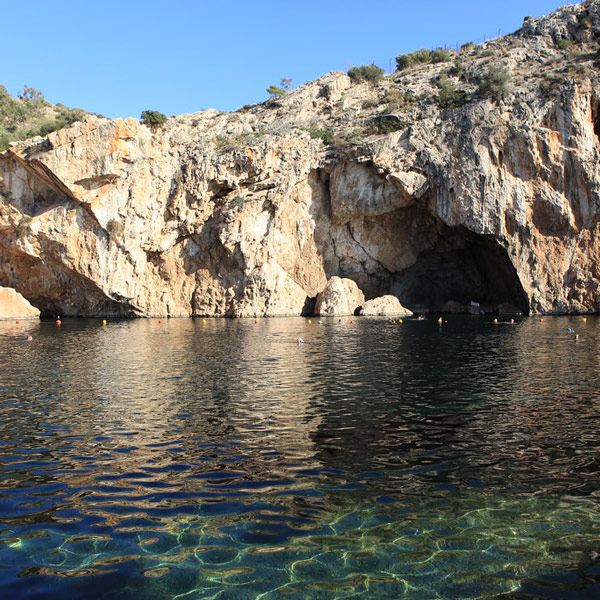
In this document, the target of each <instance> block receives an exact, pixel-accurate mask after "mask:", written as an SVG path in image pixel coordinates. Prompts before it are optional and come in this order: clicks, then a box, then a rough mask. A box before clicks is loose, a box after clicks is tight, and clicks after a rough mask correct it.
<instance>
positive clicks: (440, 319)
mask: <svg viewBox="0 0 600 600" xmlns="http://www.w3.org/2000/svg"><path fill="white" fill-rule="evenodd" d="M438 323H439V324H440V325H441V324H442V317H440V318H439V319H438Z"/></svg>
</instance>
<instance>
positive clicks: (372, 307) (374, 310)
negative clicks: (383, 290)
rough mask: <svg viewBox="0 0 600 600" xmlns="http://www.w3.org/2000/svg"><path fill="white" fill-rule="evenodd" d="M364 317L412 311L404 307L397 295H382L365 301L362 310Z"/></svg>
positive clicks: (407, 313)
mask: <svg viewBox="0 0 600 600" xmlns="http://www.w3.org/2000/svg"><path fill="white" fill-rule="evenodd" d="M360 314H361V315H362V316H364V317H373V316H388V315H412V314H413V313H412V311H411V310H408V308H404V306H402V304H400V300H398V298H396V296H390V295H388V296H380V297H379V298H373V300H368V301H367V302H365V303H364V304H363V306H362V308H361V310H360Z"/></svg>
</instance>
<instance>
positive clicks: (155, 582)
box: [0, 317, 600, 600]
mask: <svg viewBox="0 0 600 600" xmlns="http://www.w3.org/2000/svg"><path fill="white" fill-rule="evenodd" d="M352 321H353V322H352ZM448 321H449V322H448V323H445V324H443V325H442V326H441V327H440V326H439V325H438V323H437V321H436V319H426V320H425V321H417V320H412V319H405V320H404V322H403V323H398V322H397V321H396V322H390V321H388V320H386V319H366V318H362V319H350V318H344V319H341V320H339V319H337V318H335V319H324V320H323V323H322V324H319V323H318V322H317V320H316V319H313V321H312V323H309V322H308V320H307V319H300V318H286V319H261V320H259V322H258V323H254V321H253V320H221V319H214V320H208V321H207V322H206V323H203V322H202V321H201V320H187V319H185V320H184V319H171V320H164V321H163V322H162V323H159V322H158V320H136V321H114V322H111V321H109V322H108V323H107V325H106V326H103V325H102V322H101V320H75V319H72V320H70V319H65V320H64V321H63V324H62V325H61V326H57V325H56V324H55V323H54V322H41V323H38V322H33V321H27V322H21V323H20V324H16V323H13V322H0V523H1V524H0V597H3V598H60V599H61V600H67V599H84V598H86V599H87V598H99V599H116V598H119V599H121V598H123V599H134V598H135V599H139V598H144V599H145V598H149V599H157V600H158V599H167V598H169V599H171V598H181V599H184V598H185V599H200V598H202V599H203V598H215V599H216V598H219V599H228V598H231V599H245V598H248V599H254V598H262V599H271V598H273V599H274V598H282V599H283V598H290V599H296V598H298V599H301V598H407V599H410V600H412V599H414V600H420V599H423V600H424V599H428V600H429V599H433V598H440V599H470V598H473V599H475V598H492V597H504V598H514V599H516V598H523V599H525V598H568V599H583V598H597V597H600V566H599V562H598V555H599V554H598V553H600V512H599V511H598V502H599V501H600V490H599V489H598V481H599V478H598V470H599V461H598V449H599V446H600V432H599V427H598V423H599V422H600V392H599V390H600V352H599V350H600V348H599V340H600V319H597V318H595V317H588V318H587V322H584V321H583V319H582V318H581V317H578V318H575V317H573V318H567V317H562V318H559V317H556V318H549V317H546V318H545V319H544V322H543V323H540V322H539V320H538V319H534V318H528V319H523V320H522V321H520V322H518V323H516V324H514V325H510V324H497V325H495V324H493V322H492V320H491V319H490V318H485V319H484V318H467V317H450V318H448ZM567 327H570V328H572V329H576V330H577V331H578V332H579V338H578V339H576V337H575V335H574V334H573V333H570V332H568V331H567ZM29 334H31V335H32V336H33V337H34V340H33V342H25V341H24V340H25V338H26V337H27V335H29ZM298 337H302V338H303V339H304V343H303V344H298V343H297V341H296V340H297V338H298Z"/></svg>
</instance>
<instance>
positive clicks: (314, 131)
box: [308, 127, 334, 145]
mask: <svg viewBox="0 0 600 600" xmlns="http://www.w3.org/2000/svg"><path fill="white" fill-rule="evenodd" d="M308 133H309V135H310V137H311V138H313V139H320V140H322V141H323V143H324V144H327V145H329V144H332V143H333V140H334V137H333V133H332V131H331V130H330V129H319V128H318V127H311V128H310V129H309V130H308Z"/></svg>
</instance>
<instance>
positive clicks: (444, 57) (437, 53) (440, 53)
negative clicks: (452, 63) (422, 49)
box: [431, 48, 451, 63]
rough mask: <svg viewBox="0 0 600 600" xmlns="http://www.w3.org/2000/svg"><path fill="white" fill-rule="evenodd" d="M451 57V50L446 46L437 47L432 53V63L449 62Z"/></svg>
mask: <svg viewBox="0 0 600 600" xmlns="http://www.w3.org/2000/svg"><path fill="white" fill-rule="evenodd" d="M450 59H451V55H450V52H448V50H446V48H437V50H434V51H433V52H432V53H431V62H432V63H442V62H448V61H449V60H450Z"/></svg>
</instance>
